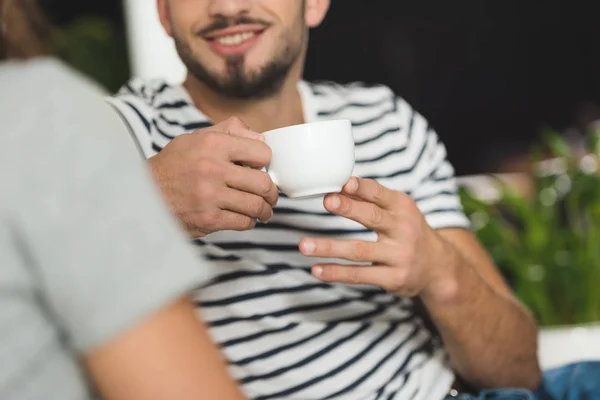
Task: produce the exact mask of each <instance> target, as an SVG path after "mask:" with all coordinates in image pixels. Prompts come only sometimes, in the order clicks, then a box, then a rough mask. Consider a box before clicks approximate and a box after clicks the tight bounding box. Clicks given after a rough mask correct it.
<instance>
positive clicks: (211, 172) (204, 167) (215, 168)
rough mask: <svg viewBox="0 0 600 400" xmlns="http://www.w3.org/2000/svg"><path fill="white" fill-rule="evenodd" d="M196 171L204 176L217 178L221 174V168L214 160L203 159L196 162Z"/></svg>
mask: <svg viewBox="0 0 600 400" xmlns="http://www.w3.org/2000/svg"><path fill="white" fill-rule="evenodd" d="M196 171H197V172H198V173H199V174H200V175H203V176H215V175H218V174H219V173H220V167H219V164H218V163H217V162H216V160H214V159H212V158H201V159H199V160H198V161H197V162H196Z"/></svg>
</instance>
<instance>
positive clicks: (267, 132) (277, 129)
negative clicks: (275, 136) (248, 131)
mask: <svg viewBox="0 0 600 400" xmlns="http://www.w3.org/2000/svg"><path fill="white" fill-rule="evenodd" d="M334 122H348V123H350V126H351V127H352V121H350V120H349V119H348V118H340V119H328V120H324V121H314V122H305V123H303V124H296V125H289V126H282V127H281V128H276V129H271V130H269V131H265V132H263V135H266V134H269V133H274V132H277V131H283V130H287V129H290V128H298V127H301V126H305V125H327V124H330V123H334Z"/></svg>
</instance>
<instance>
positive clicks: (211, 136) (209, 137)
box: [202, 130, 223, 148]
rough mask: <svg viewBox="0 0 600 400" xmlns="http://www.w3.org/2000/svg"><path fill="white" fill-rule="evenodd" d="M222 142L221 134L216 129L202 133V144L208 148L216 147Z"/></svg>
mask: <svg viewBox="0 0 600 400" xmlns="http://www.w3.org/2000/svg"><path fill="white" fill-rule="evenodd" d="M222 143H223V135H222V134H221V133H219V132H217V131H214V130H210V131H206V132H203V133H202V145H203V146H206V147H208V148H216V147H219V146H221V145H222Z"/></svg>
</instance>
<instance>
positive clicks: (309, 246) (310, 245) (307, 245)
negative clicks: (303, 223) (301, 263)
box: [302, 240, 317, 254]
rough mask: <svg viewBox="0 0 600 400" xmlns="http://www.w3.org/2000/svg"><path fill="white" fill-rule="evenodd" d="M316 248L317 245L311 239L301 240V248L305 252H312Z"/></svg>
mask: <svg viewBox="0 0 600 400" xmlns="http://www.w3.org/2000/svg"><path fill="white" fill-rule="evenodd" d="M316 248H317V245H316V244H315V242H313V241H312V240H305V241H304V242H302V249H303V250H304V252H305V253H307V254H312V253H313V252H314V251H315V249H316Z"/></svg>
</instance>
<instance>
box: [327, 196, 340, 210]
mask: <svg viewBox="0 0 600 400" xmlns="http://www.w3.org/2000/svg"><path fill="white" fill-rule="evenodd" d="M340 204H341V201H340V198H339V196H331V197H330V198H329V207H330V208H332V209H334V210H337V209H338V208H340Z"/></svg>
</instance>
